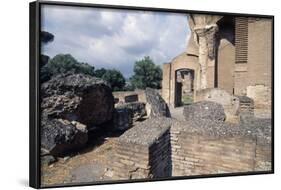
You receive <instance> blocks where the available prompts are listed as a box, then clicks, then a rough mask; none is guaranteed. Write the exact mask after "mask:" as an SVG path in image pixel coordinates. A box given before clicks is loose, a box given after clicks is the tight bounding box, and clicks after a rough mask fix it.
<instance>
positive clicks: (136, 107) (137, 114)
mask: <svg viewBox="0 0 281 190" xmlns="http://www.w3.org/2000/svg"><path fill="white" fill-rule="evenodd" d="M124 108H125V109H128V110H131V112H132V114H133V115H132V116H133V120H134V121H137V120H139V119H141V118H143V117H144V116H146V109H145V103H143V102H132V103H125V104H118V105H117V106H116V109H124Z"/></svg>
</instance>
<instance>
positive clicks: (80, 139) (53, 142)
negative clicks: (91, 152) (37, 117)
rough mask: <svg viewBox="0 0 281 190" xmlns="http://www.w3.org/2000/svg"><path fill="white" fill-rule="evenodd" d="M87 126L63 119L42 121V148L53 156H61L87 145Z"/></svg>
mask: <svg viewBox="0 0 281 190" xmlns="http://www.w3.org/2000/svg"><path fill="white" fill-rule="evenodd" d="M87 132H88V131H87V129H86V126H85V125H82V124H80V123H78V122H73V123H70V122H69V121H66V120H62V119H52V120H50V119H46V118H45V119H44V118H43V119H42V126H41V147H42V148H43V149H46V150H47V151H48V152H49V153H50V154H51V155H53V156H60V155H63V154H65V153H68V151H72V150H75V149H77V148H80V147H82V146H84V145H85V144H86V142H87V141H88V134H87Z"/></svg>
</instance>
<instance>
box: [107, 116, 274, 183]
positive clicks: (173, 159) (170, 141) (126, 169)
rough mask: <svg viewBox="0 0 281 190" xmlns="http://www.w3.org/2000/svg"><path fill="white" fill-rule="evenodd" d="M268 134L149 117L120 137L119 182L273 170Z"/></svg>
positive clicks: (114, 161)
mask: <svg viewBox="0 0 281 190" xmlns="http://www.w3.org/2000/svg"><path fill="white" fill-rule="evenodd" d="M231 127H233V128H231ZM210 128H211V129H210ZM267 130H270V129H269V128H268V129H265V130H264V131H260V129H252V130H251V129H248V128H247V129H243V128H241V127H237V128H236V126H221V127H219V128H217V127H216V126H210V127H207V128H204V127H202V126H196V127H194V126H192V125H190V124H189V123H186V122H178V121H175V120H173V119H168V118H158V119H155V118H154V119H149V120H146V121H144V122H143V123H139V124H137V126H135V127H133V128H131V129H129V130H128V131H126V132H125V133H124V134H123V135H122V136H121V137H119V138H118V142H117V145H116V148H115V151H116V153H115V155H114V157H113V158H112V166H111V169H112V170H113V174H114V175H113V179H145V178H161V177H170V176H191V175H202V174H220V173H235V172H250V171H269V170H271V159H272V158H271V138H270V137H269V135H268V134H269V133H268V132H265V131H267Z"/></svg>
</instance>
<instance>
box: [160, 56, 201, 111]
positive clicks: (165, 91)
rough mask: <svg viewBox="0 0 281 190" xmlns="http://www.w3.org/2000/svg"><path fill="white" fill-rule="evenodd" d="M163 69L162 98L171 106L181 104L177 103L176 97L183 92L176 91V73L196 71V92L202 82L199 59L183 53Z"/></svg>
mask: <svg viewBox="0 0 281 190" xmlns="http://www.w3.org/2000/svg"><path fill="white" fill-rule="evenodd" d="M163 69H164V70H163V88H162V97H163V99H164V100H165V102H166V103H167V104H168V105H169V106H172V107H175V105H178V103H179V102H177V101H176V100H177V98H176V97H177V95H178V94H179V93H181V91H179V90H178V91H177V89H176V78H177V77H176V71H177V70H179V69H190V70H192V71H194V83H193V84H194V90H195V89H197V88H198V86H199V82H200V80H199V79H200V69H199V64H198V57H196V56H191V55H187V54H186V53H182V54H180V55H179V56H177V57H176V58H174V59H173V60H172V62H171V63H170V64H165V65H164V66H163ZM168 73H169V75H168ZM168 82H169V83H168Z"/></svg>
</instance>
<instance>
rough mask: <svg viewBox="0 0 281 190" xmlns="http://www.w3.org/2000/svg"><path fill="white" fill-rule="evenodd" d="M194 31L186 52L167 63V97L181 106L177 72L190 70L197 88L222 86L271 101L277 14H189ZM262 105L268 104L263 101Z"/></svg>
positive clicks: (198, 89) (228, 89)
mask: <svg viewBox="0 0 281 190" xmlns="http://www.w3.org/2000/svg"><path fill="white" fill-rule="evenodd" d="M188 20H189V26H190V29H191V36H190V39H189V42H188V45H187V49H186V51H185V52H183V53H181V54H180V55H178V56H177V57H175V58H174V59H173V60H172V61H171V63H167V64H164V65H163V86H162V96H163V98H164V99H165V101H166V102H167V103H168V104H169V105H170V106H172V107H176V106H179V105H181V96H182V93H181V91H182V85H183V84H182V83H179V82H178V80H176V76H177V72H183V71H184V72H185V73H186V72H190V74H191V75H192V77H193V78H192V82H193V87H194V96H196V92H198V91H200V90H203V89H206V88H220V89H224V90H226V91H227V92H228V93H230V94H233V95H239V96H240V95H246V96H249V97H251V98H253V99H254V101H255V102H256V105H258V104H263V103H264V102H265V103H266V105H269V106H270V105H271V74H272V59H273V58H272V19H270V18H260V17H259V18H256V17H234V16H215V15H198V14H196V15H194V14H191V15H189V19H188ZM262 106H263V105H262Z"/></svg>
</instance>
